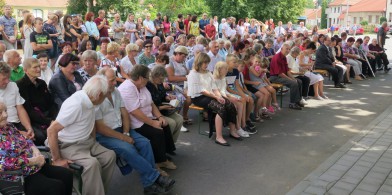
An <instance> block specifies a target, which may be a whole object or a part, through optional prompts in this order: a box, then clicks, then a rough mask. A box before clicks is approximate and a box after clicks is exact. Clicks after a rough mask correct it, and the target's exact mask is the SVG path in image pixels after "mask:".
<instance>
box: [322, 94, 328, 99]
mask: <svg viewBox="0 0 392 195" xmlns="http://www.w3.org/2000/svg"><path fill="white" fill-rule="evenodd" d="M321 97H322V98H324V99H326V100H327V99H329V98H328V97H327V96H326V95H322V96H321Z"/></svg>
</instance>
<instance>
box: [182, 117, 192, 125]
mask: <svg viewBox="0 0 392 195" xmlns="http://www.w3.org/2000/svg"><path fill="white" fill-rule="evenodd" d="M182 123H183V124H184V125H192V124H193V120H192V119H190V118H184V121H183V122H182Z"/></svg>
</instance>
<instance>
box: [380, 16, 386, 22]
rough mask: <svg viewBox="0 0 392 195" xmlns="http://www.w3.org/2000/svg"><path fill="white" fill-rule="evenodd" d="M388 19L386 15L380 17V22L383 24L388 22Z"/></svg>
mask: <svg viewBox="0 0 392 195" xmlns="http://www.w3.org/2000/svg"><path fill="white" fill-rule="evenodd" d="M386 21H387V18H386V17H384V16H383V17H381V18H380V24H382V23H383V22H386Z"/></svg>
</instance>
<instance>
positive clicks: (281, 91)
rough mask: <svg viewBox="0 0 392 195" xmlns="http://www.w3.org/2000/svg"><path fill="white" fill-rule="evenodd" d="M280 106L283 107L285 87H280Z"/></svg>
mask: <svg viewBox="0 0 392 195" xmlns="http://www.w3.org/2000/svg"><path fill="white" fill-rule="evenodd" d="M280 107H281V108H283V87H281V88H280Z"/></svg>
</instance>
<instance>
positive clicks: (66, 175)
mask: <svg viewBox="0 0 392 195" xmlns="http://www.w3.org/2000/svg"><path fill="white" fill-rule="evenodd" d="M25 181H26V183H25V192H26V194H27V195H46V194H47V195H71V194H72V182H73V174H72V171H71V170H69V169H66V168H64V167H58V166H52V165H49V164H45V165H44V166H43V167H42V168H41V170H39V171H38V172H37V173H35V174H33V175H29V176H27V177H26V179H25Z"/></svg>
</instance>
